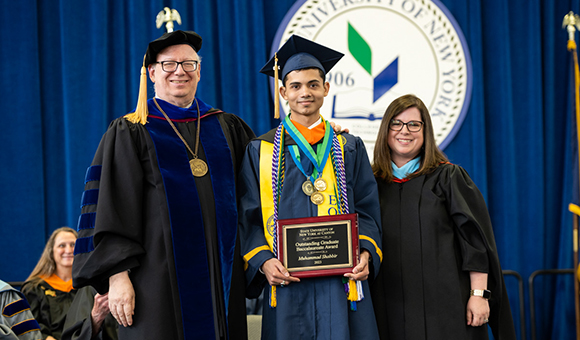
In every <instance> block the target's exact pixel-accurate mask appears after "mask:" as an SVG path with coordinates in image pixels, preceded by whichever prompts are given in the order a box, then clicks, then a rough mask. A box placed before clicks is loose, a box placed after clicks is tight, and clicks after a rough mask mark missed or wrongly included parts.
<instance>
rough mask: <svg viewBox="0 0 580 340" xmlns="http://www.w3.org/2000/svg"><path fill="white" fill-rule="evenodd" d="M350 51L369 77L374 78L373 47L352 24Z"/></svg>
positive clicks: (349, 25) (350, 26) (349, 35)
mask: <svg viewBox="0 0 580 340" xmlns="http://www.w3.org/2000/svg"><path fill="white" fill-rule="evenodd" d="M348 50H349V51H350V53H351V54H352V56H353V57H354V59H356V61H358V63H359V64H360V66H362V67H363V68H364V69H365V71H367V72H368V74H369V75H371V76H372V68H371V67H372V60H373V59H372V58H373V52H372V51H371V47H370V46H369V44H367V42H366V41H365V40H364V38H363V37H362V36H361V35H360V34H359V33H358V32H357V31H356V29H354V27H352V25H351V24H350V22H349V23H348Z"/></svg>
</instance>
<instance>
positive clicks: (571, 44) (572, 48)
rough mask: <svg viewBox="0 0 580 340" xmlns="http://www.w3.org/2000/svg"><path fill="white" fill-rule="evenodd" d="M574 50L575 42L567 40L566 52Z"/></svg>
mask: <svg viewBox="0 0 580 340" xmlns="http://www.w3.org/2000/svg"><path fill="white" fill-rule="evenodd" d="M575 49H576V42H575V41H574V40H568V51H572V50H575Z"/></svg>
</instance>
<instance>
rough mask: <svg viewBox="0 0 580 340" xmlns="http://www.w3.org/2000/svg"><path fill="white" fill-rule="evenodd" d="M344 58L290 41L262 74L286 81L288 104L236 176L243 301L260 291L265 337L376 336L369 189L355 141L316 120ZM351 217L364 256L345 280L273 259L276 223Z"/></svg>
mask: <svg viewBox="0 0 580 340" xmlns="http://www.w3.org/2000/svg"><path fill="white" fill-rule="evenodd" d="M342 56H343V54H342V53H339V52H337V51H334V50H331V49H329V48H326V47H324V46H322V45H319V44H317V43H314V42H312V41H310V40H307V39H304V38H301V37H299V36H292V37H290V39H288V41H287V42H286V43H285V44H284V46H282V47H281V48H280V50H279V51H278V53H277V55H276V56H275V57H274V58H272V60H270V62H269V63H268V64H266V66H264V68H263V69H262V72H264V73H266V74H268V75H271V76H274V78H278V77H279V79H280V80H282V81H283V87H281V88H280V94H281V95H282V97H283V98H284V99H285V100H287V101H288V104H289V106H290V115H289V116H286V118H285V119H284V120H283V122H282V123H281V124H280V126H279V127H278V128H277V129H274V130H272V131H270V132H268V133H267V134H265V135H263V136H261V137H259V138H258V139H256V140H254V141H252V142H250V144H249V145H248V147H247V150H246V156H245V157H244V161H243V165H242V170H241V173H240V178H239V183H240V193H242V196H241V198H240V199H239V200H238V202H239V203H238V212H239V215H240V234H241V242H242V254H244V260H245V263H246V266H247V269H246V281H247V284H248V287H247V292H248V296H249V297H256V296H258V295H259V294H260V293H261V291H262V289H263V288H264V285H266V289H265V291H264V294H265V295H264V308H263V319H262V339H329V340H330V339H332V340H341V339H344V340H346V339H371V340H372V339H377V338H378V331H377V325H376V322H375V320H374V312H373V305H372V301H371V297H370V292H369V286H368V283H367V282H368V281H367V278H368V277H370V278H373V277H375V276H376V275H377V272H378V269H379V266H380V263H381V260H382V252H381V248H380V246H381V245H380V242H381V236H380V229H379V221H380V216H379V210H380V207H379V201H378V191H377V186H376V182H375V181H374V177H373V173H372V170H371V166H370V164H369V160H368V156H367V153H366V150H365V147H364V144H363V142H362V140H361V139H360V138H358V137H354V136H352V135H350V134H342V135H336V134H335V133H333V131H332V128H331V127H330V125H329V123H328V122H327V121H326V120H325V119H324V118H322V116H321V115H320V107H321V106H322V103H323V101H324V97H326V95H328V91H329V87H330V85H329V83H328V82H326V81H325V75H326V73H327V72H328V71H329V70H330V69H331V68H332V67H333V66H334V65H335V64H336V63H337V62H338V60H339V59H340V58H341V57H342ZM275 58H277V61H275ZM276 64H277V65H276ZM278 65H279V66H280V70H281V72H279V74H278V67H277V66H278ZM273 70H274V71H273ZM276 90H278V89H276ZM349 213H358V219H359V234H360V235H359V240H360V250H361V252H360V263H359V264H358V265H357V266H355V267H354V269H353V270H352V272H348V273H346V274H344V276H341V275H338V276H326V277H314V278H302V279H299V278H297V277H294V276H292V275H291V273H289V272H288V270H287V268H286V267H285V266H284V265H283V264H282V262H280V261H279V260H278V259H277V258H276V256H277V253H276V252H277V248H276V240H275V238H274V237H276V236H274V235H277V231H276V230H275V227H274V226H275V225H276V221H277V220H283V219H288V218H302V217H318V216H325V215H339V214H345V215H346V214H349ZM321 256H322V255H321ZM266 281H267V282H266ZM266 283H267V284H266ZM345 290H346V292H345Z"/></svg>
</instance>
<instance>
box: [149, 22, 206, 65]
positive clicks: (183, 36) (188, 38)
mask: <svg viewBox="0 0 580 340" xmlns="http://www.w3.org/2000/svg"><path fill="white" fill-rule="evenodd" d="M181 44H186V45H189V46H191V47H192V48H193V49H194V50H195V52H199V50H200V49H201V37H200V36H199V34H197V33H195V32H193V31H181V30H178V31H173V32H171V33H165V34H163V35H162V36H160V37H159V38H157V39H155V40H153V41H152V42H150V43H149V46H147V52H146V53H145V67H147V66H149V65H150V64H152V63H154V62H156V61H157V54H158V53H159V52H161V50H163V49H164V48H166V47H169V46H173V45H181Z"/></svg>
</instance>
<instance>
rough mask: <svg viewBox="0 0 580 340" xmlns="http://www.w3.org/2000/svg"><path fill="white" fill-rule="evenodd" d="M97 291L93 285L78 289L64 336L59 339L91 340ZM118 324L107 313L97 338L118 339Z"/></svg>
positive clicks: (68, 315) (67, 318) (67, 317)
mask: <svg viewBox="0 0 580 340" xmlns="http://www.w3.org/2000/svg"><path fill="white" fill-rule="evenodd" d="M96 293H97V291H96V290H95V289H94V288H93V287H83V288H81V289H79V290H78V292H77V294H76V296H75V299H74V300H73V302H72V304H71V305H70V308H69V309H68V312H67V315H66V320H65V323H64V330H63V333H62V338H61V339H59V340H91V339H92V338H93V324H92V321H91V312H92V310H93V306H94V304H95V295H96ZM118 328H119V327H118V324H117V321H116V320H115V318H113V316H112V315H111V313H109V314H107V316H106V318H105V320H104V321H103V324H102V325H101V328H100V329H99V330H98V332H97V335H96V336H95V339H99V340H117V339H118V336H117V329H118Z"/></svg>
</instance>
